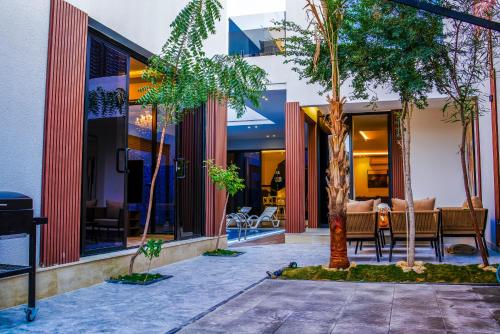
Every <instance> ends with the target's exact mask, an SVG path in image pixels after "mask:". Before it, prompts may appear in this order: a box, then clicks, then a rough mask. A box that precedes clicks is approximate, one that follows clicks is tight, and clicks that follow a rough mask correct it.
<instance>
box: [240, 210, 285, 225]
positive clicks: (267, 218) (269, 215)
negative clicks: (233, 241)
mask: <svg viewBox="0 0 500 334" xmlns="http://www.w3.org/2000/svg"><path fill="white" fill-rule="evenodd" d="M277 210H278V208H277V207H275V206H268V207H266V208H265V209H264V211H263V212H262V214H261V215H260V216H257V215H252V216H250V217H248V219H247V221H248V225H249V226H250V228H258V227H259V225H260V224H262V223H263V222H270V223H271V224H272V225H273V227H274V228H278V227H279V226H280V221H279V219H277V218H276V211H277Z"/></svg>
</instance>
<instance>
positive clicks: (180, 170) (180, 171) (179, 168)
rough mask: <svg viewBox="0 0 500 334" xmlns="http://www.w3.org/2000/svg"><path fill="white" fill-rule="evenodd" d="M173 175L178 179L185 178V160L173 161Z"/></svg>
mask: <svg viewBox="0 0 500 334" xmlns="http://www.w3.org/2000/svg"><path fill="white" fill-rule="evenodd" d="M175 175H176V177H177V178H178V179H185V178H186V160H184V159H183V158H179V159H175Z"/></svg>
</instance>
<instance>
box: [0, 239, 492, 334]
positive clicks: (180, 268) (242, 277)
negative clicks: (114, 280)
mask: <svg viewBox="0 0 500 334" xmlns="http://www.w3.org/2000/svg"><path fill="white" fill-rule="evenodd" d="M238 250H244V251H246V252H247V253H246V254H244V255H242V256H240V257H237V258H215V257H197V258H194V259H191V260H187V261H183V262H179V263H175V264H172V265H169V266H165V267H162V268H159V269H157V270H155V271H157V272H160V273H162V274H170V275H174V277H173V278H171V279H169V280H166V281H162V282H159V283H157V284H154V285H151V286H145V287H141V286H127V285H116V284H107V283H103V284H99V285H96V286H93V287H90V288H85V289H80V290H77V291H74V292H70V293H66V294H63V295H59V296H56V297H53V298H48V299H45V300H41V301H40V302H39V307H40V312H39V315H38V318H37V320H36V321H35V322H33V323H26V322H25V321H24V312H23V308H22V307H15V308H11V309H8V310H4V311H0V333H26V332H33V333H51V334H53V333H120V334H124V333H166V332H168V331H170V330H172V329H175V328H178V327H182V326H183V325H185V324H186V323H187V322H189V321H190V320H191V319H192V318H193V317H196V316H199V315H200V314H202V313H204V312H206V311H207V310H209V309H211V308H213V307H214V306H216V305H217V304H219V303H221V302H224V301H225V300H227V299H228V298H230V297H232V296H234V295H235V294H237V293H239V292H241V291H242V290H244V289H245V288H247V287H249V286H251V285H252V284H255V283H257V282H259V280H261V279H262V278H264V277H265V272H266V270H274V269H277V268H280V267H283V266H286V265H287V264H288V263H289V262H290V261H297V262H298V263H299V265H300V266H306V265H313V264H323V263H326V262H327V260H328V253H329V251H328V245H315V244H295V245H293V244H292V245H291V244H276V245H261V246H253V247H243V248H238ZM374 254H375V253H374V252H373V249H372V247H369V246H368V245H366V246H365V247H364V248H363V251H361V252H360V253H359V254H358V255H356V256H354V254H352V248H351V249H350V257H351V259H352V260H354V261H356V262H358V263H362V262H366V261H373V260H374V258H375V256H374ZM397 254H398V255H399V257H400V258H402V256H403V255H404V248H401V249H400V250H398V252H397ZM417 256H419V257H420V258H422V259H424V260H433V256H432V251H429V250H428V249H425V248H422V249H420V248H419V249H417ZM397 259H398V257H396V259H395V260H397ZM445 259H446V260H451V261H453V262H460V263H466V262H471V261H473V262H477V261H479V259H478V258H477V257H453V258H452V257H445ZM385 261H387V256H385ZM491 261H492V262H493V263H499V262H500V256H499V255H498V254H495V255H494V257H493V258H492V259H491ZM315 283H317V282H315ZM315 283H313V284H315ZM339 284H343V283H339ZM350 286H351V285H347V284H346V285H345V288H344V289H345V290H349V287H350ZM292 297H293V296H292ZM249 302H252V301H249ZM274 302H276V303H281V302H280V301H279V300H278V301H274ZM469 312H474V310H471V311H469ZM380 313H383V312H380ZM382 316H384V315H382ZM231 332H235V331H231Z"/></svg>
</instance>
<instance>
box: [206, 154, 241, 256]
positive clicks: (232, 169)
mask: <svg viewBox="0 0 500 334" xmlns="http://www.w3.org/2000/svg"><path fill="white" fill-rule="evenodd" d="M205 164H206V167H207V169H208V176H209V177H210V179H211V180H212V182H213V183H214V184H215V186H216V187H217V188H218V189H219V190H225V191H226V200H225V202H224V210H223V212H222V218H221V220H220V224H219V232H218V233H217V243H216V244H215V250H218V249H219V241H220V236H221V234H222V226H223V225H224V218H225V217H226V207H227V202H228V201H229V196H234V195H236V193H237V192H238V191H240V190H243V189H245V184H244V183H243V182H244V181H245V180H243V179H240V177H239V174H238V167H237V166H236V165H234V164H230V165H229V166H228V167H227V169H226V168H224V167H221V166H217V165H215V164H214V162H213V161H212V160H207V161H205Z"/></svg>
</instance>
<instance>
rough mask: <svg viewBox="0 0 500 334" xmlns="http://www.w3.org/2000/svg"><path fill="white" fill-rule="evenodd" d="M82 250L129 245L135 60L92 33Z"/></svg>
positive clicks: (94, 250)
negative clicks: (130, 83)
mask: <svg viewBox="0 0 500 334" xmlns="http://www.w3.org/2000/svg"><path fill="white" fill-rule="evenodd" d="M88 45H89V46H88V48H89V49H88V69H87V71H88V72H87V96H86V106H87V108H86V115H85V141H86V142H85V155H84V171H85V174H84V182H83V199H84V208H83V213H82V217H83V221H82V251H83V253H84V254H88V253H94V252H102V251H105V250H110V249H119V248H123V247H125V238H126V237H125V236H126V226H127V216H128V213H127V198H126V196H125V195H126V193H127V182H126V177H127V170H128V166H127V154H128V150H127V115H128V75H127V74H128V67H129V58H128V56H127V55H126V54H124V53H122V52H121V51H119V50H117V49H115V48H114V47H112V46H111V45H110V44H108V43H106V42H105V41H103V40H101V39H99V38H97V37H94V36H92V35H90V36H89V43H88Z"/></svg>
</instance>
